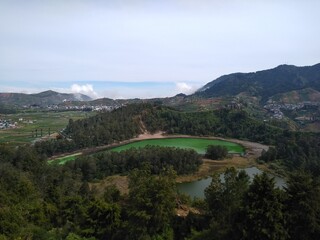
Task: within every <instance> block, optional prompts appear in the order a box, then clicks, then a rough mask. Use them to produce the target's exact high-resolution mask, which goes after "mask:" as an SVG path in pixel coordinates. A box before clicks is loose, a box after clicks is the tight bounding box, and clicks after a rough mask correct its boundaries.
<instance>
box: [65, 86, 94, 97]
mask: <svg viewBox="0 0 320 240" xmlns="http://www.w3.org/2000/svg"><path fill="white" fill-rule="evenodd" d="M71 92H72V93H82V94H84V95H87V96H89V97H91V98H94V99H96V98H98V97H99V95H98V93H97V92H95V91H94V90H93V86H92V85H91V84H84V85H79V84H72V86H71Z"/></svg>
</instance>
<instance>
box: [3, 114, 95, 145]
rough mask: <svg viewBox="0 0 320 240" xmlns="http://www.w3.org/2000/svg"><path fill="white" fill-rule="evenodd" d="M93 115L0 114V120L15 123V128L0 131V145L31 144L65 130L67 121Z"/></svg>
mask: <svg viewBox="0 0 320 240" xmlns="http://www.w3.org/2000/svg"><path fill="white" fill-rule="evenodd" d="M93 114H95V113H92V112H81V111H66V112H41V111H39V112H36V111H32V112H21V113H16V114H2V115H1V118H3V119H7V120H10V121H11V122H16V123H17V127H16V128H9V129H4V130H0V143H8V144H12V145H19V144H24V143H30V142H33V141H35V140H37V139H39V138H41V129H42V137H44V136H47V135H49V132H50V134H53V133H56V132H59V131H61V130H62V129H63V128H65V127H66V126H67V124H68V122H69V119H73V120H77V119H81V118H85V117H89V116H91V115H93ZM36 131H37V132H36Z"/></svg>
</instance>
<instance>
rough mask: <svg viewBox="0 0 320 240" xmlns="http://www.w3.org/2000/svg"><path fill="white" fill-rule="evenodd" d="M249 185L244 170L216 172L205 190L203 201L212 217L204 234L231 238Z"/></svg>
mask: <svg viewBox="0 0 320 240" xmlns="http://www.w3.org/2000/svg"><path fill="white" fill-rule="evenodd" d="M248 186H249V176H248V175H247V174H246V172H245V171H240V172H237V170H236V169H235V168H233V167H232V168H228V169H227V170H226V171H225V172H224V175H223V180H222V179H221V177H220V175H218V174H216V175H214V176H213V178H212V182H211V184H210V185H209V187H208V188H206V190H205V201H206V203H207V206H208V211H209V214H210V216H211V218H212V220H211V227H210V230H209V231H206V232H204V235H203V236H202V237H203V238H204V239H205V237H204V236H205V235H206V234H208V236H211V237H212V236H215V238H216V239H232V238H233V233H234V228H235V225H236V224H237V219H236V218H237V216H238V213H239V211H240V209H241V207H242V200H243V196H244V194H245V193H246V192H247V190H248Z"/></svg>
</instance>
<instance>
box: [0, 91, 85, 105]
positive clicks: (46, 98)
mask: <svg viewBox="0 0 320 240" xmlns="http://www.w3.org/2000/svg"><path fill="white" fill-rule="evenodd" d="M89 100H91V98H90V97H88V96H86V95H83V94H80V93H77V94H73V93H70V94H69V93H58V92H55V91H51V90H49V91H45V92H41V93H36V94H25V93H0V102H1V104H3V105H9V106H16V107H22V106H30V105H37V106H47V105H51V104H59V103H62V102H63V101H89Z"/></svg>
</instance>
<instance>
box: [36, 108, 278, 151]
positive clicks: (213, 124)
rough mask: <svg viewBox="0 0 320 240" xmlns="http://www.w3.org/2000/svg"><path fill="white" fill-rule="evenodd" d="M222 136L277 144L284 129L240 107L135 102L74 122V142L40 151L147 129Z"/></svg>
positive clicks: (69, 133) (106, 141)
mask: <svg viewBox="0 0 320 240" xmlns="http://www.w3.org/2000/svg"><path fill="white" fill-rule="evenodd" d="M157 131H164V132H166V133H168V134H187V135H195V136H220V137H232V138H239V139H248V140H252V141H257V142H264V143H273V141H274V139H275V138H276V136H277V135H279V134H280V133H281V129H279V128H275V127H272V126H270V125H268V124H266V123H264V122H259V121H257V120H254V119H252V118H251V117H250V116H249V115H248V114H247V113H246V112H244V111H239V110H226V109H221V110H216V111H207V112H179V111H176V110H174V109H172V108H168V107H164V106H155V105H151V104H132V105H128V106H126V107H122V108H119V109H116V110H113V111H111V112H105V113H99V114H97V115H96V116H93V117H90V118H87V119H82V120H77V121H73V120H70V122H69V124H68V126H67V127H66V129H65V132H64V134H65V136H66V137H67V138H68V139H71V141H53V142H51V143H50V142H43V143H37V144H36V148H37V149H38V151H39V152H40V153H44V154H47V155H53V154H56V153H60V152H66V151H71V150H75V149H81V148H86V147H92V146H101V145H106V144H111V143H115V142H119V141H123V140H127V139H131V138H134V137H136V136H138V135H139V134H141V133H144V132H151V133H153V132H157Z"/></svg>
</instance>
